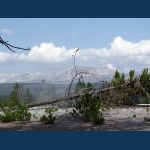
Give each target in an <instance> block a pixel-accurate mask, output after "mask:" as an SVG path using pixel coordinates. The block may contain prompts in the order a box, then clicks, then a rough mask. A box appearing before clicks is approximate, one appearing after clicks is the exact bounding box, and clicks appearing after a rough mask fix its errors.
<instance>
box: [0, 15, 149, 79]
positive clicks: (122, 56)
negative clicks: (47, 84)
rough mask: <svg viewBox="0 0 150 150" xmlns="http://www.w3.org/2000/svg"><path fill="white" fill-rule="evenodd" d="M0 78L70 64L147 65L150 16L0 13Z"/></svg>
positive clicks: (53, 70)
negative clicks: (4, 15)
mask: <svg viewBox="0 0 150 150" xmlns="http://www.w3.org/2000/svg"><path fill="white" fill-rule="evenodd" d="M0 36H1V38H2V39H3V40H4V41H8V43H9V44H11V45H13V46H19V47H23V48H28V47H30V51H23V50H19V49H13V50H15V51H16V52H17V53H13V52H12V51H10V50H9V49H7V48H6V47H5V46H4V45H3V46H2V45H1V44H0V78H5V77H8V76H9V77H11V76H14V75H17V74H23V73H26V72H29V73H32V74H34V73H42V74H49V73H56V72H58V71H61V70H64V69H68V68H70V66H71V64H72V62H73V57H72V55H74V53H75V51H76V50H77V48H79V51H78V52H77V55H76V65H77V66H85V67H94V68H99V69H113V70H119V71H121V72H125V73H127V72H128V71H129V70H131V69H134V70H135V71H141V70H143V68H149V69H150V18H0Z"/></svg>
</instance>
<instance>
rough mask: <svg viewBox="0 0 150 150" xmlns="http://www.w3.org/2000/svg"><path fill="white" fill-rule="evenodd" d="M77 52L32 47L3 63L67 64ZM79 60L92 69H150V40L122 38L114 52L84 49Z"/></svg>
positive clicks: (114, 44) (1, 56) (114, 45)
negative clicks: (99, 67)
mask: <svg viewBox="0 0 150 150" xmlns="http://www.w3.org/2000/svg"><path fill="white" fill-rule="evenodd" d="M76 49H77V48H73V49H66V47H65V46H62V47H57V46H55V45H54V44H53V43H42V44H41V45H40V46H34V47H32V48H31V50H30V51H29V53H28V54H24V53H22V54H12V53H11V54H10V53H3V52H0V63H2V62H5V61H7V60H24V61H29V62H37V63H50V64H59V63H66V62H68V61H69V60H72V55H73V54H74V52H75V50H76ZM76 59H77V60H78V62H79V61H80V62H81V61H82V63H85V64H86V63H87V62H90V63H91V65H92V62H94V63H95V62H96V61H97V64H98V65H101V66H102V65H105V66H106V67H107V68H109V69H118V68H119V67H121V68H124V66H125V65H126V66H128V68H130V67H132V66H131V64H134V66H136V67H142V66H148V65H150V40H141V41H139V42H136V43H135V42H130V41H127V40H124V39H123V38H121V37H120V36H118V37H115V38H114V40H113V42H112V43H110V48H105V47H104V48H100V49H95V48H89V49H80V50H79V51H78V53H77V55H76ZM81 65H82V64H81ZM94 65H95V64H94ZM131 69H133V68H131Z"/></svg>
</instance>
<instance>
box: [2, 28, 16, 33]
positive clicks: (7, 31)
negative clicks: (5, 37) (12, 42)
mask: <svg viewBox="0 0 150 150" xmlns="http://www.w3.org/2000/svg"><path fill="white" fill-rule="evenodd" d="M1 32H2V33H4V34H12V33H13V32H12V31H11V30H9V29H2V30H1Z"/></svg>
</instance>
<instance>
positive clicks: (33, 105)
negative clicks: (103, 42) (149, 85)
mask: <svg viewBox="0 0 150 150" xmlns="http://www.w3.org/2000/svg"><path fill="white" fill-rule="evenodd" d="M124 86H126V85H121V86H113V87H107V88H103V89H97V90H92V91H91V92H89V94H92V95H95V94H98V93H101V92H104V91H107V90H112V89H117V88H120V87H124ZM84 94H85V93H80V94H76V95H71V96H64V97H60V98H56V99H51V100H47V101H40V102H32V103H29V104H27V106H28V108H30V107H35V106H41V105H47V104H54V103H58V102H60V101H67V100H71V99H76V98H79V97H81V96H83V95H84Z"/></svg>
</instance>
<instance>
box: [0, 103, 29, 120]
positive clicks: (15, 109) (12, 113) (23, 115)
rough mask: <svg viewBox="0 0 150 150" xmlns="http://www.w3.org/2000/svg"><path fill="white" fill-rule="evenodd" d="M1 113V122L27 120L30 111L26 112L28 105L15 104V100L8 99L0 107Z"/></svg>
mask: <svg viewBox="0 0 150 150" xmlns="http://www.w3.org/2000/svg"><path fill="white" fill-rule="evenodd" d="M1 111H2V112H3V114H0V121H1V122H12V121H22V122H24V121H29V120H30V118H31V113H30V112H28V107H27V106H26V105H24V104H19V103H18V105H16V102H14V101H9V102H7V103H6V104H5V105H3V106H2V107H1Z"/></svg>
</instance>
